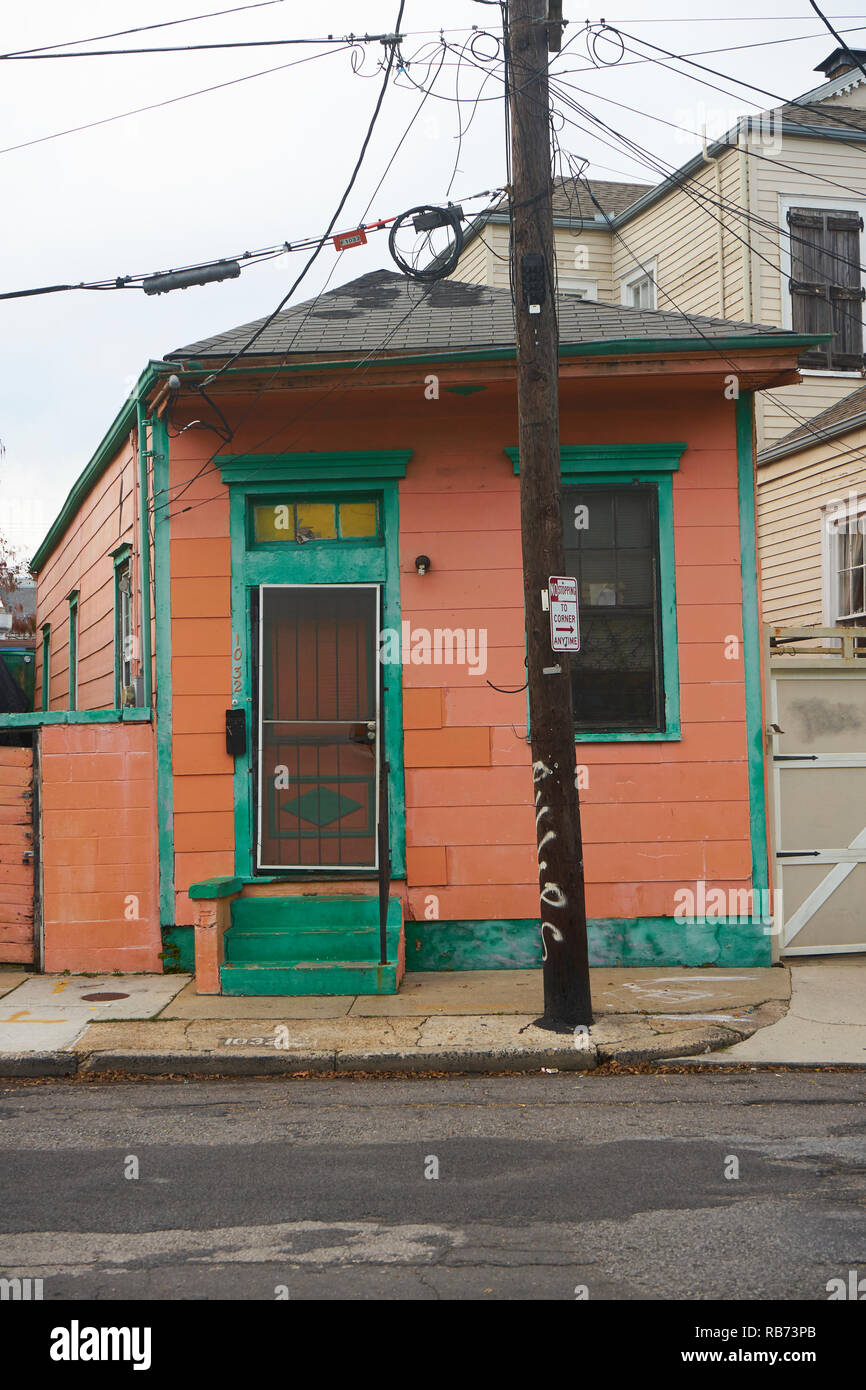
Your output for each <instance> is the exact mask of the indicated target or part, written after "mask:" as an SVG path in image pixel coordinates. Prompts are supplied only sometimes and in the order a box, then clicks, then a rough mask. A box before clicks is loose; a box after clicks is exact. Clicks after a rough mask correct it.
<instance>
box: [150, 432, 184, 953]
mask: <svg viewBox="0 0 866 1390" xmlns="http://www.w3.org/2000/svg"><path fill="white" fill-rule="evenodd" d="M150 431H151V432H150V443H151V451H152V456H153V470H152V475H153V496H152V497H151V498H147V497H146V496H145V508H144V509H145V510H146V511H149V510H150V508H151V507H152V508H153V575H152V580H153V619H154V629H155V640H154V662H153V664H154V667H155V674H156V695H155V701H154V708H155V719H156V804H157V834H158V845H159V920H160V923H161V925H162V926H163V927H172V926H174V923H175V920H176V917H177V912H176V909H175V872H174V784H173V780H172V779H173V769H172V757H171V745H172V690H171V521H170V515H171V511H170V507H169V502H170V498H169V491H168V485H169V442H168V427H167V426H166V423H165V420H163V419H161V418H160V419H155V420H152V421H151V427H150ZM147 612H148V622H149V620H150V618H149V615H150V607H149V605H148V608H147ZM143 650H144V648H143ZM148 660H149V644H148Z"/></svg>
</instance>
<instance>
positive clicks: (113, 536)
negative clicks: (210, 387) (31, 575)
mask: <svg viewBox="0 0 866 1390" xmlns="http://www.w3.org/2000/svg"><path fill="white" fill-rule="evenodd" d="M136 469H137V464H136V453H135V448H134V445H133V442H127V443H126V444H124V446H123V448H122V449H120V450H119V451H118V453H117V455H116V457H115V458H114V459H113V460H112V462H111V463H110V464H109V466H108V468H107V469H106V470H105V472H104V473H103V475H102V477H101V478H100V479H99V481H98V482H97V483H96V485H95V486H94V488H93V490H92V491H91V492H90V493H89V494H88V496H87V497H86V498H85V499H84V502H83V503H82V505H81V507H80V509H79V511H78V512H77V514H76V516H75V518H74V519H73V521H72V523H71V524H70V526H69V527H68V529H67V531H66V533H65V535H64V536H63V537H62V538H61V540H60V541H59V543H58V544H57V546H56V547H55V548H54V550H53V551H52V553H51V555H50V556H49V557H48V559H47V560H46V562H45V564H44V566H43V568H42V570H41V571H40V573H39V576H38V586H37V612H36V625H37V632H38V629H40V628H41V627H42V625H43V623H50V624H51V661H50V665H51V672H50V681H51V692H50V694H51V700H50V708H51V709H52V710H57V709H68V708H69V605H68V603H67V596H68V594H69V593H70V591H71V590H72V589H78V590H79V599H78V708H79V709H82V710H83V709H111V708H113V706H114V564H113V561H112V559H111V552H112V550H116V549H117V547H118V546H119V545H123V544H129V545H132V547H133V550H136V549H137V546H136V540H135V535H134V532H135V517H136V512H135V506H136V503H135V495H134V488H135V485H136ZM134 585H135V588H136V594H137V586H138V579H137V575H136V576H135V577H134ZM134 612H135V615H136V618H135V621H136V623H137V622H138V599H137V597H136V602H135V607H134ZM42 679H43V672H42V642H41V639H40V640H37V644H36V681H37V689H36V708H37V709H41V707H42Z"/></svg>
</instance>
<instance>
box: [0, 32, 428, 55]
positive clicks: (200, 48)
mask: <svg viewBox="0 0 866 1390" xmlns="http://www.w3.org/2000/svg"><path fill="white" fill-rule="evenodd" d="M406 37H407V35H406V34H336V35H335V34H328V35H326V36H323V37H321V38H313V39H236V40H232V41H229V42H225V43H191V44H175V45H172V46H170V47H162V48H87V49H80V50H79V51H78V52H76V53H0V60H6V61H8V62H13V61H14V62H35V61H36V60H40V61H43V62H44V61H46V60H48V59H50V58H124V57H129V58H132V57H139V56H140V55H141V54H143V53H203V52H207V51H210V50H212V49H219V48H284V47H287V46H290V47H298V46H300V45H306V44H325V43H338V44H349V45H351V46H354V45H355V44H361V43H393V42H397V43H399V42H400V41H401V40H402V39H405V38H406Z"/></svg>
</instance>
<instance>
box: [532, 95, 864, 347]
mask: <svg viewBox="0 0 866 1390" xmlns="http://www.w3.org/2000/svg"><path fill="white" fill-rule="evenodd" d="M555 95H557V96H558V97H559V99H560V100H562V99H563V98H562V94H561V93H559V92H555ZM566 104H567V105H569V106H570V107H571V108H572V109H574V110H577V111H578V113H579V114H580V115H582V116H585V117H586V118H587V119H589V120H590V121H593V122H594V123H595V124H597V125H599V126H600V127H601V129H602V130H605V131H607V132H608V133H609V134H611V135H613V136H614V137H615V139H617V140H618V141H620V142H621V144H624V145H625V146H626V147H627V148H628V149H629V150H630V151H631V152H634V151H637V152H638V154H637V155H635V156H634V157H635V158H638V159H639V162H643V163H646V164H648V166H649V167H650V168H653V169H655V171H656V172H657V173H662V174H664V164H665V161H664V160H661V159H660V158H659V157H657V156H654V155H653V154H652V153H651V152H650V151H648V150H646V149H645V148H644V147H643V146H641V145H638V144H637V142H636V141H633V140H631V139H630V138H629V137H628V136H626V135H623V134H622V132H621V131H618V130H615V129H614V128H613V127H612V126H609V125H607V124H606V122H604V121H602V120H601V118H600V117H598V116H594V115H593V114H592V113H591V112H590V111H588V110H586V109H585V108H583V107H581V106H579V105H578V104H577V103H575V102H571V101H568V100H566ZM563 119H565V120H567V119H568V118H567V117H563ZM569 124H574V125H576V126H577V129H579V130H582V131H583V133H584V134H594V132H592V131H587V130H586V129H585V127H582V126H579V125H577V123H576V122H569ZM595 138H596V139H600V138H601V137H600V136H598V135H596V136H595ZM602 143H604V144H609V141H602ZM676 173H677V171H674V173H673V174H667V175H665V177H666V178H667V179H668V180H669V181H670V182H672V183H673V184H674V187H676V188H678V189H679V190H680V192H681V193H684V194H685V195H686V197H689V198H691V200H692V202H694V203H695V204H696V206H698V207H699V208H701V210H702V211H705V212H706V213H707V215H708V216H711V217H713V218H714V220H715V221H716V222H717V223H718V224H719V226H720V227H721V228H722V229H723V230H724V231H727V232H728V234H729V235H731V236H733V237H734V238H735V239H736V240H737V241H739V242H740V243H741V244H742V245H743V246H744V247H745V249H746V251H747V252H749V253H752V254H754V255H756V256H757V257H758V259H759V260H761V261H763V262H764V263H765V264H766V265H768V266H769V267H770V269H771V270H773V271H775V272H777V273H778V274H780V275H781V274H782V267H781V264H778V265H777V264H776V263H775V262H774V261H771V260H770V259H769V257H768V256H765V255H764V254H763V253H762V252H761V251H759V250H758V249H757V247H756V246H754V245H753V244H752V243H751V241H747V240H746V239H745V238H744V237H742V236H740V234H739V233H738V232H737V231H735V230H734V229H733V228H732V227H730V226H729V225H728V224H727V223H726V222H724V221H723V219H722V218H721V217H720V216H719V215H718V214H716V213H713V212H712V210H711V209H710V208H706V207H702V203H710V204H713V205H714V206H716V207H718V208H722V207H727V208H728V209H730V210H731V211H733V212H734V213H735V214H736V215H737V216H739V217H740V218H742V219H744V220H746V221H747V222H754V223H755V224H756V225H757V226H759V227H761V229H762V230H763V229H764V228H768V229H769V230H770V231H771V232H772V233H773V234H778V235H781V236H786V237H788V238H789V240H790V241H791V243H792V245H793V243H794V242H799V243H800V244H802V245H805V244H807V243H806V242H805V241H804V239H803V238H801V237H797V236H796V235H795V234H794V233H793V232H789V231H787V230H785V229H784V228H782V227H779V226H777V225H776V224H775V223H771V222H768V221H766V219H764V218H758V217H755V215H754V214H752V213H750V212H749V211H748V210H747V209H745V208H740V207H738V206H737V204H735V203H730V202H729V201H728V200H726V199H720V198H716V197H715V196H713V195H712V194H709V193H708V192H706V191H705V190H704V189H702V188H701V186H700V185H699V184H697V183H690V181H689V180H688V179H681V178H677V177H676ZM593 201H595V199H593ZM768 239H769V238H768ZM623 245H626V243H625V241H623ZM834 258H835V259H837V260H842V261H843V262H844V263H845V264H856V265H857V266H858V268H861V269H866V267H860V266H859V262H849V261H848V260H847V258H846V257H844V256H834ZM642 268H643V267H642ZM826 283H827V284H828V285H830V284H832V283H833V281H832V280H831V279H830V278H829V277H827V279H826ZM837 311H838V312H840V313H841V314H842V315H843V316H844V317H845V318H848V319H851V321H852V322H854V323H857V324H859V325H860V326H861V331H862V319H861V317H860V315H859V314H852V313H850V312H849V311H848V310H846V309H842V308H841V307H840V306H837Z"/></svg>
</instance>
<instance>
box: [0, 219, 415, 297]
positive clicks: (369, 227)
mask: <svg viewBox="0 0 866 1390" xmlns="http://www.w3.org/2000/svg"><path fill="white" fill-rule="evenodd" d="M394 216H396V214H395V215H394ZM393 221H394V217H388V218H384V219H380V220H379V221H377V222H365V223H361V224H355V225H353V226H352V227H349V228H347V229H346V231H345V232H337V233H336V236H338V237H339V236H348V235H351V233H352V232H358V231H363V232H364V234H365V235H366V233H367V232H378V231H382V230H383V229H384V228H385V227H387V226H389V225H390V223H391V222H393ZM322 240H323V236H322V235H317V236H308V237H302V238H301V239H300V240H297V241H292V242H289V241H284V242H282V243H281V244H280V245H279V246H267V247H263V248H262V249H261V250H259V251H244V252H242V253H240V254H237V255H234V256H225V257H220V258H219V259H217V260H215V261H196V262H195V263H194V264H193V265H188V266H180V267H178V268H177V269H176V270H170V271H146V272H143V273H138V274H135V275H121V276H117V277H115V278H112V279H106V280H91V281H81V282H80V283H79V284H74V285H73V284H69V285H42V286H39V287H37V288H35V289H28V290H7V291H6V292H5V293H0V299H26V298H30V297H32V296H35V295H43V294H57V293H59V292H60V291H63V290H126V289H142V288H144V287H145V286H146V282H147V281H148V280H150V279H153V278H154V277H155V276H166V275H178V274H183V273H184V272H187V271H189V272H195V271H196V270H202V269H208V268H209V267H211V266H221V265H231V264H233V263H236V264H238V265H239V266H241V267H242V268H243V269H246V268H247V267H248V266H252V265H261V264H262V263H263V262H265V261H271V260H274V259H275V258H276V257H277V256H284V255H287V254H288V253H290V252H294V251H309V250H310V249H311V248H312V247H314V246H319V245H320V244H321V242H322ZM324 240H327V233H325V234H324ZM177 288H183V287H182V286H178V287H177Z"/></svg>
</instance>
